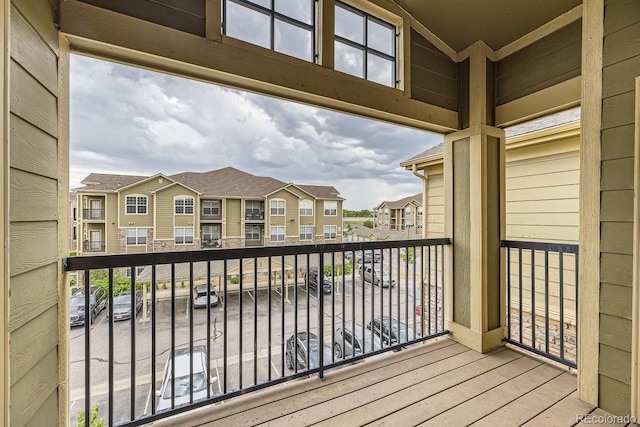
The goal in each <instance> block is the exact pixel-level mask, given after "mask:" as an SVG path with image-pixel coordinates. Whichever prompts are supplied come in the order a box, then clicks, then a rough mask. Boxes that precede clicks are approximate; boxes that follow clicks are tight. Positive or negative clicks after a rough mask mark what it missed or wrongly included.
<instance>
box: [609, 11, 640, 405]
mask: <svg viewBox="0 0 640 427" xmlns="http://www.w3.org/2000/svg"><path fill="white" fill-rule="evenodd" d="M638 11H640V1H639V0H631V1H629V0H615V1H609V2H607V3H606V6H605V22H604V57H603V72H602V80H603V81H602V86H603V87H602V94H603V95H602V96H603V102H602V145H601V146H602V167H601V179H600V181H601V218H600V236H601V237H600V239H601V271H600V282H601V284H600V366H599V373H600V375H599V383H600V395H599V400H600V406H601V407H602V408H603V409H605V410H607V411H610V412H613V413H616V414H620V415H622V414H628V413H629V411H630V401H631V397H630V393H631V388H630V377H631V349H630V344H631V312H630V306H629V305H630V302H631V301H632V277H631V265H632V235H633V191H634V189H633V176H634V170H633V147H634V135H633V132H634V130H633V126H634V116H633V112H634V103H635V96H636V94H635V90H634V79H635V77H636V76H637V75H639V74H640V43H638V40H640V13H638Z"/></svg>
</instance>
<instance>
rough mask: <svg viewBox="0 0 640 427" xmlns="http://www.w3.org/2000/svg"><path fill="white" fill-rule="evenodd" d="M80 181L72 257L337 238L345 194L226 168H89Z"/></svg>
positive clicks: (332, 189) (331, 240)
mask: <svg viewBox="0 0 640 427" xmlns="http://www.w3.org/2000/svg"><path fill="white" fill-rule="evenodd" d="M82 184H83V185H84V186H83V187H81V188H78V189H76V194H77V197H76V199H75V201H74V203H75V204H76V205H77V210H76V212H77V238H78V240H79V242H80V243H79V244H78V254H88V253H136V252H156V251H176V250H190V249H200V248H217V247H227V248H231V247H244V246H263V245H267V246H268V245H283V244H287V245H289V244H304V243H323V242H340V241H342V228H341V227H342V203H343V201H344V199H343V198H341V197H340V196H339V192H338V191H337V190H336V189H335V188H334V187H332V186H318V185H298V184H293V183H285V182H282V181H279V180H277V179H274V178H270V177H261V176H255V175H252V174H249V173H247V172H243V171H241V170H238V169H235V168H232V167H227V168H223V169H218V170H213V171H209V172H203V173H200V172H184V173H180V174H176V175H164V174H157V175H153V176H130V175H112V174H95V173H92V174H90V175H89V176H87V177H86V178H85V179H84V180H83V181H82ZM72 212H73V209H72Z"/></svg>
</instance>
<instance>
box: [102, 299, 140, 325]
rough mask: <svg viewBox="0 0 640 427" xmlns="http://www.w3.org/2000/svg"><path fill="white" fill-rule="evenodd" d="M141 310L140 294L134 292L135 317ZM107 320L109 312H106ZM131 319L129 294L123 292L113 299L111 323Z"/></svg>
mask: <svg viewBox="0 0 640 427" xmlns="http://www.w3.org/2000/svg"><path fill="white" fill-rule="evenodd" d="M141 309H142V292H141V291H136V316H137V315H138V313H139V312H140V310H141ZM107 319H109V312H108V311H107ZM127 319H131V292H129V291H125V292H122V293H120V295H118V296H117V297H115V298H114V299H113V321H114V322H117V321H118V320H127Z"/></svg>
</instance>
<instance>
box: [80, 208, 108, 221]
mask: <svg viewBox="0 0 640 427" xmlns="http://www.w3.org/2000/svg"><path fill="white" fill-rule="evenodd" d="M104 212H105V210H104V209H83V210H82V219H84V220H94V221H95V220H104Z"/></svg>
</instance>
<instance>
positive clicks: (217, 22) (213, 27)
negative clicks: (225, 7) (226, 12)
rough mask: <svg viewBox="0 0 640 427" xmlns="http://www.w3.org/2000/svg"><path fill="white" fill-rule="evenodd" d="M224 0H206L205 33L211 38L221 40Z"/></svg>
mask: <svg viewBox="0 0 640 427" xmlns="http://www.w3.org/2000/svg"><path fill="white" fill-rule="evenodd" d="M221 1H222V0H206V3H205V12H204V13H205V17H204V26H205V35H206V37H207V39H209V40H215V41H220V37H221V36H222V4H221Z"/></svg>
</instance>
